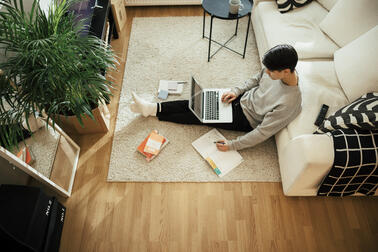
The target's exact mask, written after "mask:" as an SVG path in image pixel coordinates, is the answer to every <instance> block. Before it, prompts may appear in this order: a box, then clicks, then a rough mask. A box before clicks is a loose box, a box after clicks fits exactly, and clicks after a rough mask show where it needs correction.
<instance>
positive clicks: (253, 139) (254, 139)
mask: <svg viewBox="0 0 378 252" xmlns="http://www.w3.org/2000/svg"><path fill="white" fill-rule="evenodd" d="M296 115H297V111H288V108H287V107H286V106H283V105H280V106H278V107H277V108H275V109H274V110H273V111H271V112H268V113H267V114H266V115H265V117H264V119H263V121H262V122H261V124H259V125H258V126H257V127H256V128H255V129H253V130H252V131H250V132H248V133H247V134H245V135H243V136H239V137H237V138H236V139H234V140H230V141H227V145H228V147H229V149H230V150H241V149H245V148H248V147H253V146H255V145H257V144H259V143H262V142H264V141H265V140H267V139H268V138H269V137H271V136H273V135H275V134H276V133H277V132H278V131H280V130H281V129H283V128H284V127H286V126H287V125H288V124H289V123H290V122H291V121H292V120H293V119H294V118H295V116H296Z"/></svg>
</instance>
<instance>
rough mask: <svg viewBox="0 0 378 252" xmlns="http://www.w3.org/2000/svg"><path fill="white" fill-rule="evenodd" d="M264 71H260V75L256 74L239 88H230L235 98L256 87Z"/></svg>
mask: <svg viewBox="0 0 378 252" xmlns="http://www.w3.org/2000/svg"><path fill="white" fill-rule="evenodd" d="M264 71H265V69H262V70H261V72H260V73H258V74H256V75H255V76H253V77H252V78H250V79H248V80H246V81H245V82H244V84H242V85H240V86H236V87H233V88H231V92H234V93H235V95H236V97H238V96H239V95H240V94H242V93H244V92H245V91H248V90H250V89H251V88H253V87H256V86H258V85H259V82H260V80H261V78H262V76H263V74H264Z"/></svg>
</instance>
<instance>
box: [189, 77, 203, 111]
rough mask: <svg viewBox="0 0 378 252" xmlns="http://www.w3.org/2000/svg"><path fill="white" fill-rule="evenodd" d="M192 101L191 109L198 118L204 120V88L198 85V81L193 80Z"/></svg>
mask: <svg viewBox="0 0 378 252" xmlns="http://www.w3.org/2000/svg"><path fill="white" fill-rule="evenodd" d="M191 88H192V89H191V99H192V107H191V109H192V110H193V111H194V113H196V114H197V116H198V117H200V118H203V116H202V108H203V106H202V88H201V86H200V85H198V83H197V81H196V80H195V79H194V78H192V87H191Z"/></svg>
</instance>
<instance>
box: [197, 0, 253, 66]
mask: <svg viewBox="0 0 378 252" xmlns="http://www.w3.org/2000/svg"><path fill="white" fill-rule="evenodd" d="M240 1H241V3H242V4H243V6H244V8H243V9H242V10H241V11H239V13H238V14H231V13H229V0H203V1H202V8H203V23H202V29H203V31H202V38H207V39H208V40H209V51H208V56H207V61H208V62H209V61H210V59H211V58H212V57H213V56H214V55H215V54H216V53H217V52H218V51H219V50H220V49H222V48H223V47H224V48H227V49H228V50H230V51H232V52H234V53H237V54H239V55H241V56H243V59H244V57H245V50H246V48H247V40H248V31H249V25H250V23H251V10H252V5H253V1H252V0H251V1H250V0H240ZM206 13H208V14H209V15H210V16H211V20H210V35H209V37H206V36H205V16H206ZM247 15H248V27H247V35H246V37H245V43H244V52H243V54H241V53H240V52H237V51H235V50H233V49H231V48H229V47H227V43H228V42H230V41H231V39H232V38H233V37H235V36H236V35H237V32H238V24H239V18H242V17H245V16H247ZM215 17H216V18H219V19H225V20H235V19H236V28H235V33H234V35H232V37H231V38H230V39H229V40H227V41H226V43H224V44H221V43H219V42H217V41H215V40H212V39H211V34H212V32H213V19H214V18H215ZM211 42H214V43H217V44H218V45H220V46H221V47H220V48H219V49H218V50H217V51H216V52H214V53H213V54H212V55H211V56H210V49H211Z"/></svg>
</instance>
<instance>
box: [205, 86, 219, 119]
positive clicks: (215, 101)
mask: <svg viewBox="0 0 378 252" xmlns="http://www.w3.org/2000/svg"><path fill="white" fill-rule="evenodd" d="M205 119H206V120H219V92H218V91H206V108H205Z"/></svg>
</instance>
